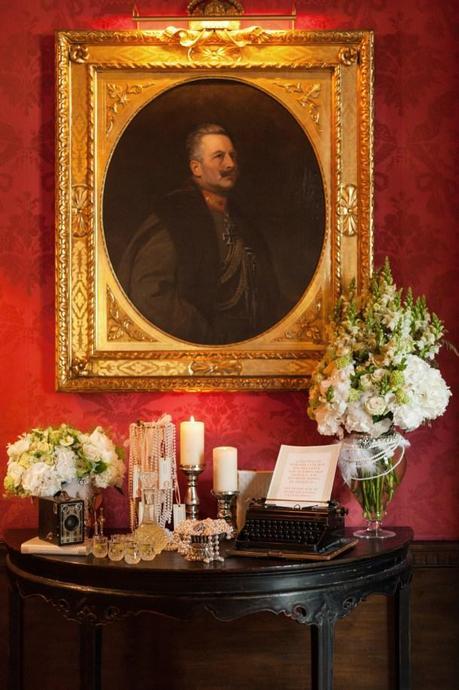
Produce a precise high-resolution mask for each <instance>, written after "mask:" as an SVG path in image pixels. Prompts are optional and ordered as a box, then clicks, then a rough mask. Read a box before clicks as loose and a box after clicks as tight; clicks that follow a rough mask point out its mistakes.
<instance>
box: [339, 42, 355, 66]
mask: <svg viewBox="0 0 459 690" xmlns="http://www.w3.org/2000/svg"><path fill="white" fill-rule="evenodd" d="M338 56H339V59H340V62H342V63H343V65H347V66H348V67H349V66H350V65H353V64H354V62H357V60H358V58H359V51H358V50H357V48H352V47H351V46H347V47H346V48H341V50H340V51H339V53H338Z"/></svg>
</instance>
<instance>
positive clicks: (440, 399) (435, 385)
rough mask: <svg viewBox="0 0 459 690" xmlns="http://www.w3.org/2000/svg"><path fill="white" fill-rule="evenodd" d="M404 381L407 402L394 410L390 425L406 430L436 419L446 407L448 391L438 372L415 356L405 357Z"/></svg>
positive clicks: (449, 394) (449, 393)
mask: <svg viewBox="0 0 459 690" xmlns="http://www.w3.org/2000/svg"><path fill="white" fill-rule="evenodd" d="M404 374H405V382H406V387H407V395H408V402H407V403H405V404H403V405H399V406H398V407H396V408H395V410H394V424H396V425H397V426H399V427H400V428H401V429H405V430H406V431H412V430H413V429H416V428H417V427H418V426H420V424H422V423H423V422H424V421H426V420H432V419H437V417H440V416H441V415H442V414H443V413H444V411H445V410H446V407H447V405H448V401H449V398H450V396H451V391H450V389H449V387H448V386H447V385H446V383H445V381H444V379H443V377H442V375H441V374H440V372H439V371H438V369H434V368H433V367H431V366H430V364H427V362H425V361H424V360H423V359H421V358H420V357H418V356H417V355H409V356H408V357H407V362H406V369H405V372H404Z"/></svg>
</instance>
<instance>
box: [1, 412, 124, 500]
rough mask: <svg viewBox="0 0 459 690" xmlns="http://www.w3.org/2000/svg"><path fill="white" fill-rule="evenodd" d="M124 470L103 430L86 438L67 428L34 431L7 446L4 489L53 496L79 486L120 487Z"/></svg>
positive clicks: (18, 493) (33, 494) (21, 493)
mask: <svg viewBox="0 0 459 690" xmlns="http://www.w3.org/2000/svg"><path fill="white" fill-rule="evenodd" d="M124 473H125V466H124V463H123V461H122V459H121V458H120V455H119V452H118V450H117V448H116V447H115V445H114V443H113V442H112V441H111V439H110V438H109V437H108V436H107V435H106V434H105V432H104V431H103V429H102V428H101V427H97V428H96V429H94V431H93V432H92V433H91V434H83V433H81V431H78V429H75V428H73V427H71V426H69V425H67V424H61V426H59V427H47V428H46V429H32V431H30V432H28V433H27V434H23V435H22V436H20V437H19V438H18V440H17V441H15V443H12V444H9V446H8V466H7V473H6V476H5V478H4V487H5V489H6V491H7V492H8V493H11V494H14V495H17V496H27V495H31V496H53V495H54V494H56V493H57V492H58V491H61V490H62V489H64V488H65V489H69V490H70V487H71V486H72V485H73V484H74V483H77V484H78V485H79V486H80V485H83V484H84V485H85V486H88V487H90V486H92V484H93V483H94V484H95V485H96V486H98V487H101V488H105V487H106V486H109V485H116V486H121V485H122V482H123V477H124Z"/></svg>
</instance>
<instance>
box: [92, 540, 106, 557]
mask: <svg viewBox="0 0 459 690" xmlns="http://www.w3.org/2000/svg"><path fill="white" fill-rule="evenodd" d="M92 553H93V555H94V557H95V558H105V557H106V556H107V554H108V538H107V537H103V536H99V535H95V536H94V537H93V538H92Z"/></svg>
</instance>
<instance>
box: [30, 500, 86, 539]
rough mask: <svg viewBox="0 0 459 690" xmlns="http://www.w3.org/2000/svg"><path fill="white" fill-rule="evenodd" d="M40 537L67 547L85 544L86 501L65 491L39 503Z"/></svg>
mask: <svg viewBox="0 0 459 690" xmlns="http://www.w3.org/2000/svg"><path fill="white" fill-rule="evenodd" d="M38 536H39V537H40V539H43V540H45V541H49V542H52V543H53V544H58V545H59V546H65V545H66V544H81V543H83V542H84V501H82V500H81V499H79V498H69V496H68V495H67V494H66V493H65V491H61V492H60V493H59V494H56V496H50V497H49V498H48V497H45V498H40V499H39V501H38Z"/></svg>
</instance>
